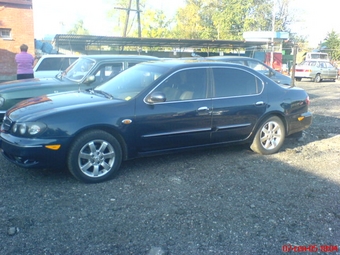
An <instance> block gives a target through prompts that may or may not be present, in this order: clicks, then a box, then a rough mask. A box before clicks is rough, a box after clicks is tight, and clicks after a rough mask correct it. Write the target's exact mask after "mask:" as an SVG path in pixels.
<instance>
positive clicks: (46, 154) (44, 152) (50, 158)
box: [0, 133, 67, 168]
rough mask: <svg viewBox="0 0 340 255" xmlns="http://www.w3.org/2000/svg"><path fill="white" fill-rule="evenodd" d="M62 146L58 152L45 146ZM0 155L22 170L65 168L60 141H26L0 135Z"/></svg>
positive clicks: (63, 147)
mask: <svg viewBox="0 0 340 255" xmlns="http://www.w3.org/2000/svg"><path fill="white" fill-rule="evenodd" d="M51 144H62V146H61V147H60V149H59V150H51V149H48V148H46V147H45V146H46V145H51ZM0 148H1V154H2V155H3V156H4V157H5V158H6V159H7V160H9V161H10V162H12V163H14V164H16V165H18V166H20V167H24V168H60V167H64V166H65V164H66V163H65V162H66V155H67V154H66V148H67V146H65V142H64V141H62V140H61V139H28V138H19V137H14V136H12V135H10V134H7V133H1V140H0Z"/></svg>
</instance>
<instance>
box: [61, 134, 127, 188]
mask: <svg viewBox="0 0 340 255" xmlns="http://www.w3.org/2000/svg"><path fill="white" fill-rule="evenodd" d="M121 162H122V149H121V146H120V144H119V142H118V141H117V139H116V138H114V137H113V136H112V135H110V134H109V133H107V132H104V131H101V130H93V131H89V132H87V133H84V134H82V135H81V136H79V137H78V138H76V140H75V141H74V142H73V144H72V145H71V147H70V151H69V155H68V160H67V166H68V169H69V170H70V172H71V173H72V175H73V176H74V177H75V178H77V179H78V180H80V181H83V182H87V183H97V182H102V181H106V180H108V179H110V178H112V177H113V176H114V174H115V173H116V172H117V170H118V169H119V167H120V164H121Z"/></svg>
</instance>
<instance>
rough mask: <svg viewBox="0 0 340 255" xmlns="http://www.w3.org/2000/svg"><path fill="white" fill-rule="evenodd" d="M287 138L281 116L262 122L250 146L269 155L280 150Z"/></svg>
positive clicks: (255, 150) (260, 152)
mask: <svg viewBox="0 0 340 255" xmlns="http://www.w3.org/2000/svg"><path fill="white" fill-rule="evenodd" d="M284 140H285V127H284V125H283V122H282V120H281V119H280V118H279V117H276V116H273V117H270V118H268V119H266V120H265V121H264V122H262V124H261V126H260V127H259V129H258V130H257V132H256V135H255V137H254V140H253V142H252V144H251V146H250V148H251V149H252V150H253V151H254V152H257V153H259V154H263V155H269V154H273V153H276V152H278V151H279V149H280V148H281V146H282V144H283V142H284Z"/></svg>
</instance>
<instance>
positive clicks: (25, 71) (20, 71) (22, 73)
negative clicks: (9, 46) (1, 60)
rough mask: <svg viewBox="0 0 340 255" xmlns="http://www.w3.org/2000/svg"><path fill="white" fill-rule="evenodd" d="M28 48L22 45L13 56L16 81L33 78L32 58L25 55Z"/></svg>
mask: <svg viewBox="0 0 340 255" xmlns="http://www.w3.org/2000/svg"><path fill="white" fill-rule="evenodd" d="M27 50H28V46H27V45H26V44H22V45H21V46H20V51H21V52H20V53H18V54H16V55H15V61H16V62H17V79H18V80H21V79H29V78H34V73H33V63H34V57H33V56H32V55H31V54H29V53H27Z"/></svg>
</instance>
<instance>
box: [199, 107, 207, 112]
mask: <svg viewBox="0 0 340 255" xmlns="http://www.w3.org/2000/svg"><path fill="white" fill-rule="evenodd" d="M197 111H199V112H202V111H209V107H207V106H202V107H200V108H198V109H197Z"/></svg>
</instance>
